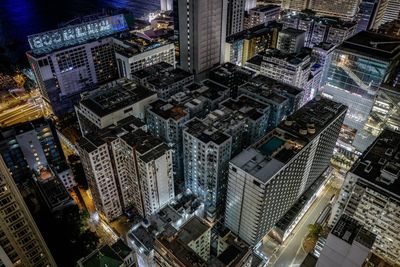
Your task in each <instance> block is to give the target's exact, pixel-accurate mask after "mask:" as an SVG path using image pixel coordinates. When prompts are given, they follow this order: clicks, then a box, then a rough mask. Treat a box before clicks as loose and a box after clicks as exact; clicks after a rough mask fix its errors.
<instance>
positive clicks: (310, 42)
mask: <svg viewBox="0 0 400 267" xmlns="http://www.w3.org/2000/svg"><path fill="white" fill-rule="evenodd" d="M281 22H282V23H283V28H284V29H286V28H294V29H298V30H303V31H305V32H306V38H305V46H307V47H313V46H315V45H318V44H319V43H322V42H327V43H332V44H341V43H342V42H343V41H344V40H346V39H347V38H349V37H351V36H353V34H354V32H355V30H356V26H357V23H356V22H352V21H343V20H341V19H339V18H333V17H319V16H314V15H311V14H308V13H302V12H288V13H286V14H285V15H283V17H282V19H281Z"/></svg>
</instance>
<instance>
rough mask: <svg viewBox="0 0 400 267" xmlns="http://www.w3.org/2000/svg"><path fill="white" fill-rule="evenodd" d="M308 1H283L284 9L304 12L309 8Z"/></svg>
mask: <svg viewBox="0 0 400 267" xmlns="http://www.w3.org/2000/svg"><path fill="white" fill-rule="evenodd" d="M307 5H308V1H307V0H282V9H283V10H286V9H289V10H295V11H302V10H304V9H307V8H308V6H307Z"/></svg>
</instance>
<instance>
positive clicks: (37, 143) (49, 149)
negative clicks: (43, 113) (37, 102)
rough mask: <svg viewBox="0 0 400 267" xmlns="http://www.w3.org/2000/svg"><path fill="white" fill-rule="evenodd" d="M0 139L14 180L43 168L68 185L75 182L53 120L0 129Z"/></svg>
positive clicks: (25, 179)
mask: <svg viewBox="0 0 400 267" xmlns="http://www.w3.org/2000/svg"><path fill="white" fill-rule="evenodd" d="M0 139H1V141H0V154H1V155H2V156H3V159H4V162H5V164H6V165H7V167H8V168H9V170H10V172H11V174H12V176H13V178H14V180H15V182H16V183H17V184H19V185H21V184H25V183H29V182H31V180H30V178H31V177H32V175H34V176H36V177H39V176H40V175H41V172H42V171H46V172H50V173H52V175H54V176H57V179H60V180H61V181H62V183H63V185H64V186H65V188H67V189H71V188H72V187H73V186H75V185H76V182H75V179H74V176H73V174H72V171H71V169H70V168H69V167H68V165H67V163H66V160H65V157H64V152H63V151H62V149H61V143H60V140H59V138H58V135H57V131H56V128H55V126H54V124H53V122H52V121H50V120H47V119H43V118H42V119H36V120H33V121H30V122H25V123H21V124H17V125H14V126H13V127H8V128H3V129H0ZM39 180H40V179H39Z"/></svg>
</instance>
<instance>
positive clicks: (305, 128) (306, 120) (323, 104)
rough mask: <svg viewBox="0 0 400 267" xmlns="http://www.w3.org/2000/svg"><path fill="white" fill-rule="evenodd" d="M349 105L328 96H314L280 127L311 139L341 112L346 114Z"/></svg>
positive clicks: (308, 139)
mask: <svg viewBox="0 0 400 267" xmlns="http://www.w3.org/2000/svg"><path fill="white" fill-rule="evenodd" d="M346 111H347V107H346V106H345V105H342V104H340V103H337V102H334V101H332V100H329V99H326V98H320V97H317V98H314V99H313V100H311V101H309V102H308V103H307V104H306V105H304V106H303V107H302V108H301V109H299V110H298V111H296V112H295V113H293V114H292V115H290V116H288V117H287V119H286V120H285V121H284V122H281V123H280V124H279V126H278V127H279V128H281V129H283V130H285V131H287V132H288V133H291V134H293V135H296V136H299V137H301V138H303V139H305V140H307V141H310V140H312V139H313V138H314V136H316V135H318V134H319V133H320V132H321V131H322V130H323V129H324V128H325V127H326V126H327V125H328V124H329V123H331V122H332V121H333V120H334V119H336V117H337V116H338V115H339V114H345V113H346Z"/></svg>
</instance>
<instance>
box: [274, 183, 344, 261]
mask: <svg viewBox="0 0 400 267" xmlns="http://www.w3.org/2000/svg"><path fill="white" fill-rule="evenodd" d="M332 183H336V181H331V182H330V183H329V184H328V185H327V186H326V187H325V188H324V189H323V190H322V191H321V193H320V195H319V196H318V197H317V199H316V200H315V202H314V203H313V204H312V205H311V207H310V208H309V210H308V211H307V212H306V214H305V215H304V216H303V218H302V219H301V220H300V222H299V223H298V225H297V226H296V227H295V228H294V230H293V232H292V235H291V236H289V237H288V239H287V240H286V241H285V242H284V244H283V245H282V246H281V247H280V248H278V249H277V250H276V251H275V253H274V254H273V256H272V257H271V260H270V264H269V266H274V267H296V266H300V264H301V263H302V262H303V260H304V258H305V257H306V256H307V254H306V252H305V251H304V250H303V248H302V242H303V239H304V237H305V236H306V235H307V233H308V225H309V224H313V223H314V222H315V221H316V220H317V219H318V217H319V215H320V214H321V212H322V211H323V209H324V208H325V207H326V205H327V204H328V203H329V201H330V199H331V197H332V195H333V194H336V193H337V192H338V189H335V188H334V187H332V186H331V184H332Z"/></svg>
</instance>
